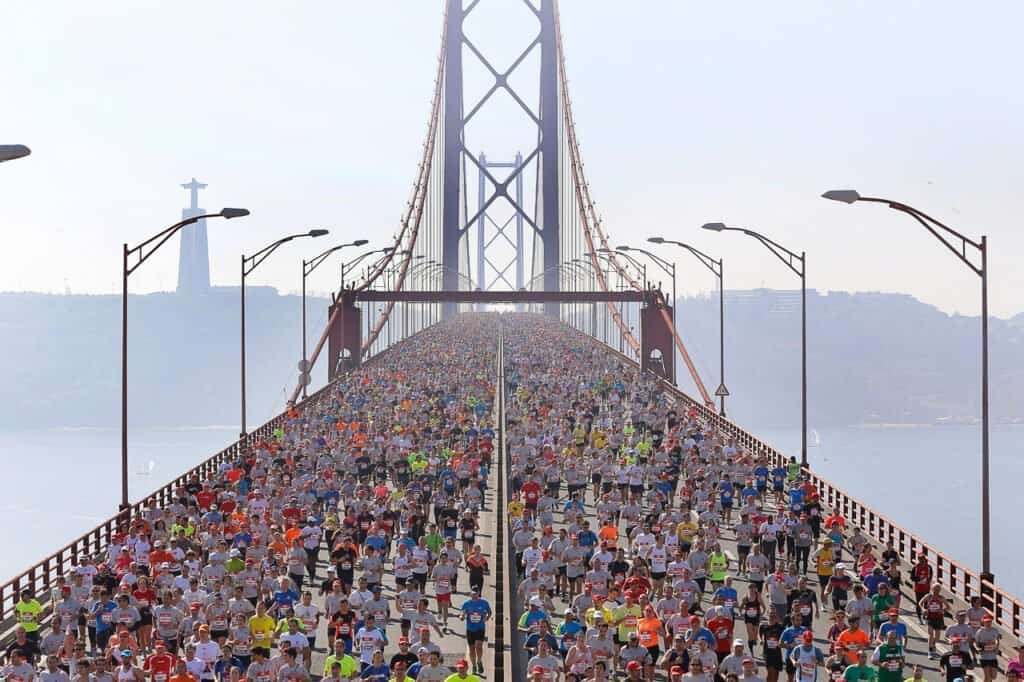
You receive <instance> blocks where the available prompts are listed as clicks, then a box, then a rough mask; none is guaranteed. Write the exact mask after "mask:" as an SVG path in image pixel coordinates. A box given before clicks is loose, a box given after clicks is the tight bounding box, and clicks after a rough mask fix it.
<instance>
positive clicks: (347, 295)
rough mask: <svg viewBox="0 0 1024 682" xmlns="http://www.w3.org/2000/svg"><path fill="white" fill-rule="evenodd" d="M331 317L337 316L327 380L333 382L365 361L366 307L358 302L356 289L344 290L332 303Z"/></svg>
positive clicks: (331, 335) (329, 341) (330, 342)
mask: <svg viewBox="0 0 1024 682" xmlns="http://www.w3.org/2000/svg"><path fill="white" fill-rule="evenodd" d="M335 311H337V313H338V315H337V317H334V313H335ZM327 319H328V320H333V322H332V324H331V329H330V332H329V334H328V336H327V381H328V382H331V381H334V379H335V377H337V376H338V375H339V374H341V373H343V372H345V371H347V370H350V369H352V368H354V367H358V366H359V365H360V364H361V361H362V345H363V337H362V311H361V310H360V309H359V306H357V305H356V298H355V292H353V291H352V290H350V289H346V290H344V291H343V292H342V294H341V296H339V297H338V298H337V299H335V301H334V303H332V304H331V305H330V306H329V307H328V309H327Z"/></svg>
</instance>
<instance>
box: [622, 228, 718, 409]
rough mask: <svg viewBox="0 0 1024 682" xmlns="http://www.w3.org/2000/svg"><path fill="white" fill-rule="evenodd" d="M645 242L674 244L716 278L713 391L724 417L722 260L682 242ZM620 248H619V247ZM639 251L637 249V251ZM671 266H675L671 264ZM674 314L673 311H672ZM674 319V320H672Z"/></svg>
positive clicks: (650, 239)
mask: <svg viewBox="0 0 1024 682" xmlns="http://www.w3.org/2000/svg"><path fill="white" fill-rule="evenodd" d="M647 241H649V242H650V243H651V244H674V245H675V246H679V247H682V248H684V249H686V250H687V251H689V252H690V253H692V254H693V255H694V257H695V258H696V259H697V260H699V261H700V262H701V265H703V266H704V267H706V268H707V269H708V270H710V271H711V274H713V275H714V276H715V277H717V278H718V376H719V382H718V388H717V389H715V395H717V396H718V398H719V403H718V414H720V415H721V416H723V417H724V416H725V398H726V396H728V395H729V389H728V388H726V387H725V281H724V274H723V273H724V259H722V258H719V259H718V260H715V259H714V258H712V257H711V256H709V255H707V254H706V253H704V252H703V251H701V250H700V249H697V248H695V247H693V246H690V245H689V244H684V243H683V242H677V241H675V240H672V239H665V238H663V237H648V238H647ZM620 248H621V247H620ZM638 250H639V249H638ZM673 265H675V264H674V263H673ZM672 281H673V286H672V291H673V292H675V276H674V275H673V278H672ZM673 312H674V309H673ZM673 319H674V318H673Z"/></svg>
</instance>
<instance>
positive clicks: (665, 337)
mask: <svg viewBox="0 0 1024 682" xmlns="http://www.w3.org/2000/svg"><path fill="white" fill-rule="evenodd" d="M388 301H393V302H397V303H405V304H407V305H430V304H433V303H442V304H444V305H446V306H451V307H452V309H453V310H454V309H456V308H457V306H458V305H459V304H469V305H472V306H474V307H477V306H480V305H487V304H494V303H515V304H518V305H527V304H530V303H534V304H537V303H541V304H544V306H545V308H546V307H547V306H554V307H556V308H557V307H558V306H559V305H560V304H562V303H604V302H612V303H642V304H643V307H642V308H641V310H640V331H641V340H640V366H641V368H643V369H645V370H650V371H651V372H653V373H655V374H657V375H658V376H660V377H661V378H663V379H666V380H668V381H670V382H671V381H674V380H675V347H674V346H673V340H674V339H673V336H672V330H671V327H669V326H667V324H666V322H665V320H666V319H667V318H666V317H665V316H664V315H663V314H662V312H661V311H662V309H663V308H666V309H667V303H666V301H665V296H664V295H663V294H662V293H661V292H660V291H659V290H657V289H648V290H647V291H640V290H637V289H622V290H617V291H530V290H528V289H521V290H519V291H511V290H510V291H501V290H491V291H480V290H477V291H466V290H457V289H456V290H452V291H442V290H425V291H420V290H399V291H393V290H385V289H343V290H342V292H341V294H340V295H339V296H336V298H335V300H334V303H332V304H331V306H330V308H329V309H328V320H331V319H333V320H334V322H333V323H331V324H330V327H329V333H328V351H327V352H328V372H327V376H328V380H334V378H335V377H336V376H338V374H340V373H343V372H344V371H345V370H347V369H350V368H352V367H356V366H358V365H359V364H360V363H361V362H362V355H361V350H360V349H361V348H362V336H361V330H362V327H361V325H360V309H359V304H360V303H362V302H378V303H380V302H388ZM336 310H337V312H338V315H337V316H334V312H335V311H336Z"/></svg>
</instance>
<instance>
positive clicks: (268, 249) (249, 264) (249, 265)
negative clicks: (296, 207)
mask: <svg viewBox="0 0 1024 682" xmlns="http://www.w3.org/2000/svg"><path fill="white" fill-rule="evenodd" d="M327 232H328V231H327V230H310V231H309V232H300V233H298V234H290V235H288V236H287V237H281V238H280V239H278V240H277V241H276V242H271V243H270V244H267V245H266V246H264V247H263V248H262V249H260V250H259V251H257V252H256V253H254V254H253V255H251V256H246V255H245V254H244V253H243V254H242V287H241V289H242V431H241V434H240V436H239V438H245V436H246V434H247V431H246V429H245V278H246V277H248V276H249V275H251V274H252V271H253V270H255V269H256V268H257V267H259V264H260V263H262V262H263V261H265V260H266V259H267V257H268V256H270V254H272V253H274V251H276V250H277V247H279V246H281V244H284V243H286V242H290V241H291V240H293V239H299V238H301V237H323V236H324V235H325V234H327Z"/></svg>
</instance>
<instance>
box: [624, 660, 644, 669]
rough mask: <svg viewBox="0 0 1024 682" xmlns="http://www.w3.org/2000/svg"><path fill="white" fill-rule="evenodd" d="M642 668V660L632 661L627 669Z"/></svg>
mask: <svg viewBox="0 0 1024 682" xmlns="http://www.w3.org/2000/svg"><path fill="white" fill-rule="evenodd" d="M641 668H643V666H642V665H640V661H630V662H629V663H627V664H626V670H640V669H641Z"/></svg>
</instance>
